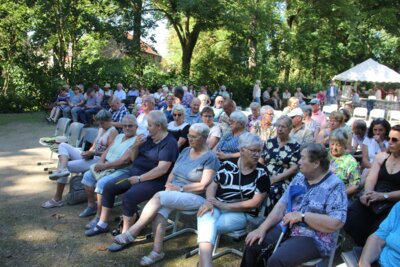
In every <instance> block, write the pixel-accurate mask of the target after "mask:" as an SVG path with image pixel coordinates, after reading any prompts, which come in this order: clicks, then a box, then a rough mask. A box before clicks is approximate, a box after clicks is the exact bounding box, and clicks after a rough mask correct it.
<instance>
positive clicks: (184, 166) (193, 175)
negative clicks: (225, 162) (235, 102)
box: [108, 123, 219, 266]
mask: <svg viewBox="0 0 400 267" xmlns="http://www.w3.org/2000/svg"><path fill="white" fill-rule="evenodd" d="M209 131H210V130H209V128H208V126H207V125H205V124H204V123H195V124H193V125H192V126H191V127H190V129H189V135H188V139H189V145H190V147H188V148H185V149H184V150H183V151H182V152H181V154H180V155H179V157H178V160H177V161H176V163H175V166H174V168H173V169H172V172H171V173H170V175H169V177H168V180H167V183H166V185H165V187H166V189H165V191H162V192H158V193H156V194H155V195H154V196H153V198H152V199H150V200H149V202H148V203H147V204H146V206H145V207H144V209H143V212H142V213H141V215H140V218H139V220H138V221H137V222H136V223H135V224H134V225H132V226H131V227H130V228H129V229H128V230H127V231H125V232H124V233H122V234H121V235H118V236H116V237H115V243H114V244H112V245H111V246H110V247H109V248H108V249H109V250H110V251H112V252H115V251H119V250H121V249H123V248H125V247H126V245H128V244H129V243H131V242H132V241H133V240H134V239H135V237H137V236H138V235H139V233H140V231H141V230H142V229H143V228H144V227H145V226H146V225H147V224H148V223H150V222H152V225H153V233H154V246H153V250H152V251H151V252H150V254H149V255H148V256H145V257H143V258H142V260H141V261H140V264H141V265H142V266H143V265H144V266H146V265H150V264H153V263H154V262H156V261H159V260H161V259H162V258H164V253H163V238H164V236H165V226H166V223H167V219H168V216H169V214H170V213H171V212H172V211H173V210H197V209H198V208H199V207H200V206H201V205H202V204H203V203H204V201H205V199H204V197H203V195H204V191H205V189H206V187H207V185H209V184H210V182H211V180H212V178H213V177H214V175H215V173H216V171H217V170H218V169H219V160H218V158H217V157H216V156H215V154H214V153H213V152H212V151H211V150H210V149H209V148H208V147H207V137H208V133H209Z"/></svg>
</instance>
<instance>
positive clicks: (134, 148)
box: [131, 134, 146, 162]
mask: <svg viewBox="0 0 400 267" xmlns="http://www.w3.org/2000/svg"><path fill="white" fill-rule="evenodd" d="M145 140H146V137H145V136H144V135H143V134H141V135H138V136H136V140H135V143H134V144H133V146H132V149H131V152H132V154H131V162H134V161H135V159H136V157H137V155H138V154H139V146H140V145H141V144H143V143H144V141H145Z"/></svg>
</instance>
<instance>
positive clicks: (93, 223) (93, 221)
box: [85, 216, 100, 230]
mask: <svg viewBox="0 0 400 267" xmlns="http://www.w3.org/2000/svg"><path fill="white" fill-rule="evenodd" d="M99 220H100V218H99V217H97V216H94V218H93V219H91V220H90V221H89V222H88V223H87V224H86V225H85V229H86V230H89V229H92V228H93V227H95V226H96V225H97V223H98V222H99Z"/></svg>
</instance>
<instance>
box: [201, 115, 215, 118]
mask: <svg viewBox="0 0 400 267" xmlns="http://www.w3.org/2000/svg"><path fill="white" fill-rule="evenodd" d="M202 117H204V118H212V117H214V116H213V115H202Z"/></svg>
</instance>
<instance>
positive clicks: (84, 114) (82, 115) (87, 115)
mask: <svg viewBox="0 0 400 267" xmlns="http://www.w3.org/2000/svg"><path fill="white" fill-rule="evenodd" d="M99 110H100V108H88V109H82V110H80V111H79V112H78V116H79V119H80V120H81V122H82V123H84V124H86V123H91V121H92V120H91V116H92V115H93V114H96V113H97V112H98V111H99Z"/></svg>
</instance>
